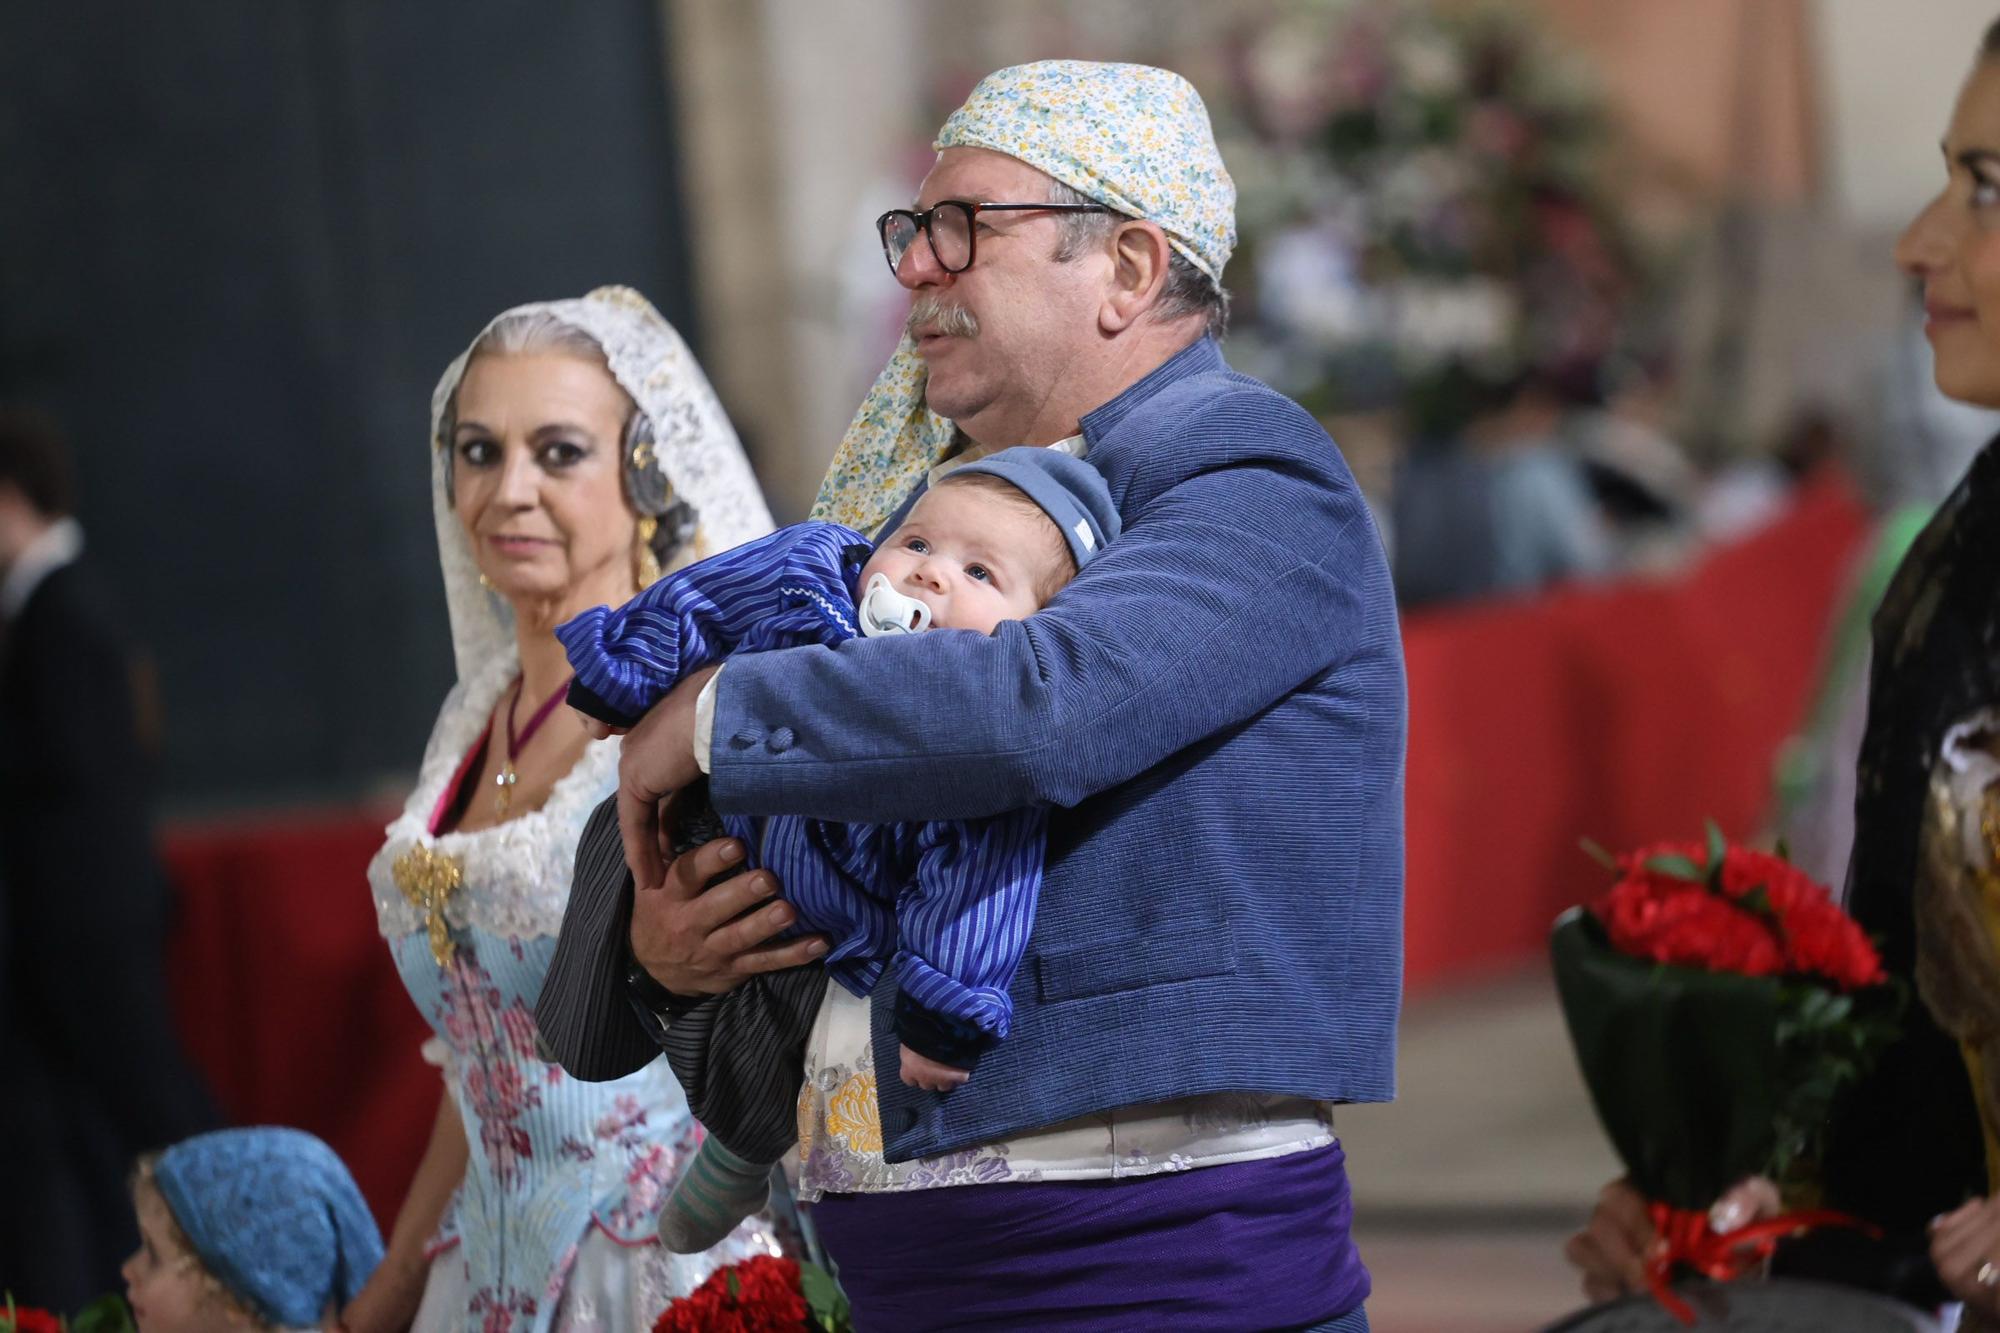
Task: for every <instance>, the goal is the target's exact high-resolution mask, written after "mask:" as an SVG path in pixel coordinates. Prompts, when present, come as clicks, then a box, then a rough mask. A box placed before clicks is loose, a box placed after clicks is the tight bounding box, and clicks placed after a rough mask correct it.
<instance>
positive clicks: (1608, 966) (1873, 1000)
mask: <svg viewBox="0 0 2000 1333" xmlns="http://www.w3.org/2000/svg"><path fill="white" fill-rule="evenodd" d="M1585 846H1586V849H1587V850H1589V851H1591V853H1592V854H1593V855H1594V856H1597V857H1598V859H1599V860H1601V861H1602V862H1603V863H1604V864H1605V866H1606V867H1607V868H1608V869H1609V870H1610V871H1611V872H1612V873H1613V875H1614V876H1615V877H1616V878H1615V880H1614V882H1613V883H1612V886H1611V889H1610V891H1609V892H1608V893H1606V894H1605V895H1604V897H1603V898H1602V899H1600V900H1599V901H1598V902H1596V903H1594V904H1592V905H1591V906H1589V907H1588V908H1575V909H1572V910H1571V911H1569V912H1567V913H1565V914H1564V915H1563V916H1562V917H1561V918H1560V919H1559V920H1558V921H1557V922H1556V928H1555V934H1554V937H1553V939H1552V941H1551V947H1552V952H1553V955H1554V962H1555V974H1556V988H1557V991H1558V993H1559V994H1560V996H1561V1000H1562V1006H1563V1017H1564V1018H1565V1020H1566V1021H1567V1023H1568V1026H1569V1033H1570V1040H1571V1042H1572V1043H1573V1044H1574V1045H1575V1047H1576V1055H1577V1061H1578V1063H1579V1064H1580V1065H1581V1066H1582V1068H1583V1076H1584V1082H1585V1083H1586V1084H1587V1085H1588V1086H1589V1088H1590V1096H1591V1101H1592V1102H1593V1103H1594V1104H1595V1106H1596V1108H1597V1114H1598V1118H1599V1119H1600V1120H1602V1121H1603V1123H1604V1128H1605V1132H1606V1133H1607V1134H1608V1135H1609V1136H1610V1139H1611V1142H1612V1145H1613V1146H1614V1147H1615V1148H1616V1149H1617V1150H1618V1155H1619V1156H1620V1158H1622V1159H1623V1160H1624V1163H1625V1167H1626V1170H1627V1171H1628V1172H1629V1173H1630V1176H1631V1180H1632V1184H1633V1185H1634V1187H1636V1188H1637V1189H1638V1190H1639V1191H1640V1192H1641V1193H1642V1194H1644V1195H1645V1196H1646V1198H1647V1199H1648V1200H1649V1201H1650V1203H1651V1205H1652V1210H1653V1219H1654V1222H1655V1224H1656V1225H1657V1226H1658V1227H1659V1230H1660V1234H1661V1236H1662V1237H1663V1238H1664V1239H1665V1240H1666V1242H1667V1244H1666V1245H1665V1246H1664V1247H1662V1251H1661V1253H1660V1254H1659V1255H1658V1256H1657V1257H1656V1258H1655V1260H1654V1262H1653V1265H1652V1277H1653V1290H1654V1294H1655V1295H1656V1296H1658V1297H1659V1298H1660V1301H1661V1303H1662V1304H1664V1305H1666V1306H1667V1307H1668V1308H1669V1309H1670V1310H1673V1311H1674V1312H1675V1313H1676V1314H1677V1315H1680V1316H1681V1317H1682V1319H1683V1321H1684V1322H1692V1318H1693V1314H1692V1311H1691V1310H1689V1309H1688V1308H1687V1306H1686V1305H1685V1304H1684V1303H1683V1302H1681V1301H1680V1300H1679V1298H1678V1297H1676V1296H1674V1295H1673V1293H1672V1292H1671V1291H1670V1290H1669V1288H1668V1283H1669V1282H1670V1280H1671V1279H1672V1278H1673V1277H1674V1276H1676V1275H1677V1274H1678V1273H1679V1272H1681V1271H1683V1270H1691V1271H1693V1272H1695V1273H1698V1274H1701V1275H1703V1276H1706V1277H1713V1278H1731V1277H1737V1276H1740V1275H1741V1274H1742V1273H1743V1272H1745V1271H1747V1270H1748V1269H1749V1268H1750V1267H1752V1266H1754V1265H1755V1264H1757V1263H1760V1262H1761V1261H1762V1260H1763V1258H1765V1257H1767V1256H1768V1255H1769V1254H1770V1252H1771V1250H1772V1249H1773V1248H1775V1246H1776V1245H1777V1242H1778V1240H1779V1239H1780V1238H1781V1237H1783V1236H1786V1235H1790V1234H1794V1233H1796V1232H1798V1231H1801V1230H1804V1229H1806V1228H1808V1227H1812V1226H1822V1225H1829V1224H1842V1225H1853V1223H1852V1221H1851V1219H1848V1218H1844V1217H1840V1216H1838V1215H1835V1214H1831V1213H1826V1212H1823V1211H1797V1212H1792V1213H1788V1214H1786V1215H1784V1216H1783V1217H1780V1218H1775V1219H1772V1220H1771V1221H1769V1222H1765V1223H1759V1224H1756V1225H1755V1226H1753V1227H1750V1228H1745V1229H1743V1230H1740V1231H1735V1232H1731V1233H1729V1234H1728V1235H1727V1236H1716V1235H1714V1234H1713V1233H1712V1232H1711V1231H1710V1230H1709V1227H1708V1214H1707V1209H1708V1207H1709V1205H1710V1204H1712V1203H1713V1202H1714V1201H1715V1200H1716V1198H1717V1197H1719V1196H1720V1195H1721V1194H1722V1193H1723V1192H1724V1191H1725V1190H1727V1189H1728V1188H1729V1187H1730V1186H1732V1185H1734V1184H1735V1183H1736V1182H1738V1181H1740V1180H1742V1179H1743V1178H1745V1177H1746V1176H1753V1175H1762V1176H1768V1177H1769V1178H1771V1179H1772V1180H1774V1181H1776V1182H1778V1184H1779V1187H1780V1189H1781V1190H1782V1191H1784V1193H1785V1194H1786V1196H1787V1200H1788V1202H1792V1203H1797V1202H1800V1201H1802V1199H1803V1198H1806V1197H1809V1195H1810V1193H1811V1185H1810V1182H1811V1178H1812V1168H1813V1164H1814V1161H1815V1159H1816V1157H1817V1154H1818V1151H1819V1149H1820V1148H1821V1146H1822V1145H1821V1143H1820V1134H1821V1130H1822V1127H1823V1126H1824V1125H1825V1124H1826V1121H1827V1117H1828V1115H1829V1114H1830V1113H1831V1111H1832V1108H1833V1103H1834V1100H1835V1098H1836V1097H1837V1096H1838V1095H1839V1094H1840V1092H1841V1090H1842V1089H1843V1088H1845V1087H1847V1086H1848V1085H1849V1084H1850V1083H1852V1082H1853V1081H1854V1080H1856V1079H1858V1078H1860V1077H1861V1076H1862V1075H1863V1074H1864V1073H1866V1072H1867V1071H1868V1070H1869V1069H1870V1068H1871V1067H1872V1066H1873V1064H1874V1062H1875V1060H1876V1059H1877V1058H1879V1055H1880V1053H1881V1051H1882V1050H1883V1049H1884V1048H1885V1047H1886V1046H1887V1045H1888V1044H1889V1043H1890V1042H1891V1041H1893V1040H1894V1038H1895V1036H1896V1032H1897V1027H1898V1018H1899V1015H1900V1013H1901V1007H1902V1002H1903V990H1902V987H1901V986H1900V985H1898V984H1897V983H1894V982H1892V981H1891V980H1890V978H1888V976H1887V975H1886V974H1885V973H1884V972H1883V969H1882V960H1881V957H1880V955H1879V954H1878V953H1877V952H1876V950H1875V946H1874V945H1873V944H1872V943H1871V942H1870V941H1869V939H1868V937H1867V935H1866V934H1865V933H1863V931H1862V930H1861V928H1860V927H1859V926H1858V925H1856V924H1855V922H1854V920H1853V918H1851V917H1849V916H1848V915H1847V913H1846V912H1844V911H1842V910H1841V908H1840V907H1839V905H1838V904H1836V903H1835V902H1834V901H1833V899H1832V897H1831V896H1830V895H1829V894H1828V893H1827V891H1826V889H1825V888H1824V887H1823V886H1821V885H1819V884H1817V883H1814V882H1813V881H1812V880H1811V879H1810V878H1808V877H1807V876H1806V875H1804V874H1803V873H1801V872H1800V871H1799V870H1798V869H1797V868H1796V867H1795V866H1793V865H1792V864H1791V863H1790V862H1789V861H1787V860H1786V859H1785V857H1784V855H1783V854H1782V851H1781V852H1780V853H1779V854H1777V855H1772V854H1770V853H1767V852H1760V851H1754V850H1751V849H1750V848H1747V847H1735V846H1730V845H1729V844H1728V843H1726V842H1725V841H1724V839H1723V837H1722V834H1721V832H1720V831H1719V830H1718V829H1717V828H1716V827H1715V826H1714V825H1713V824H1710V825H1709V827H1708V839H1707V843H1706V845H1696V844H1662V845H1659V846H1655V847H1648V848H1645V849H1642V850H1640V851H1636V852H1632V853H1629V854H1628V855H1625V856H1620V857H1612V856H1610V855H1608V854H1606V853H1604V852H1603V851H1602V850H1601V849H1598V848H1596V847H1594V846H1592V845H1591V844H1588V843H1586V844H1585Z"/></svg>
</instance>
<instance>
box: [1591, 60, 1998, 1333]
mask: <svg viewBox="0 0 2000 1333" xmlns="http://www.w3.org/2000/svg"><path fill="white" fill-rule="evenodd" d="M1944 153H1945V165H1946V168H1947V171H1948V179H1947V181H1946V184H1945V187H1944V189H1943V190H1942V191H1941V192H1940V193H1939V195H1938V196H1937V198H1936V199H1934V200H1933V201H1932V202H1931V203H1930V204H1929V205H1928V206H1927V207H1926V208H1925V209H1924V211H1923V212H1922V213H1920V214H1919V215H1918V216H1917V218H1916V219H1915V220H1914V221H1913V222H1912V223H1911V224H1910V226H1909V229H1908V230H1907V231H1905V232H1904V234H1903V237H1902V239H1901V240H1900V241H1899V242H1898V244H1897V247H1896V260H1897V263H1898V265H1899V266H1900V267H1902V268H1903V270H1904V271H1905V272H1907V273H1909V274H1910V275H1911V276H1913V277H1915V278H1918V279H1920V280H1921V281H1922V282H1923V285H1924V304H1925V312H1926V314H1927V316H1928V322H1927V323H1926V325H1925V332H1926V334H1927V335H1928V337H1929V339H1930V342H1931V346H1932V349H1933V352H1934V354H1935V369H1936V375H1937V382H1938V387H1939V388H1940V389H1942V390H1943V391H1944V392H1945V393H1946V394H1948V395H1949V396H1951V397H1953V398H1956V399H1959V400H1960V401H1963V402H1969V403H1974V404H1978V405H1981V406H1988V407H1995V406H2000V22H1996V23H1995V24H1994V25H1993V27H1992V28H1990V29H1989V30H1988V31H1987V33H1986V36H1985V39H1984V41H1983V42H1982V43H1981V46H1980V51H1979V57H1978V60H1977V61H1976V63H1975V64H1974V67H1973V70H1972V73H1971V75H1970V76H1969V77H1968V78H1967V80H1966V83H1965V86H1964V89H1963V90H1962V91H1961V93H1960V94H1959V99H1958V103H1957V106H1956V107H1955V109H1954V110H1953V113H1952V119H1951V124H1950V127H1949V129H1948V130H1947V133H1946V136H1945V141H1944ZM1873 641H1874V660H1873V664H1872V667H1871V676H1870V682H1869V701H1868V730H1867V734H1866V738H1865V740H1864V741H1863V743H1862V749H1861V761H1860V772H1859V782H1858V788H1857V790H1858V795H1857V797H1856V804H1855V814H1856V819H1855V845H1854V854H1853V859H1852V861H1851V863H1850V865H1849V869H1848V880H1847V905H1848V907H1849V910H1851V911H1852V912H1853V914H1854V915H1855V917H1856V918H1857V919H1858V920H1859V921H1860V922H1861V924H1862V926H1863V927H1864V928H1866V929H1867V930H1868V931H1869V932H1870V933H1871V934H1873V935H1875V936H1876V937H1878V938H1879V939H1880V941H1881V943H1882V952H1883V960H1884V962H1885V963H1886V965H1887V966H1888V967H1889V969H1890V970H1891V971H1892V972H1893V973H1895V974H1896V975H1898V976H1900V977H1903V978H1905V979H1907V980H1909V981H1911V982H1913V983H1914V985H1915V989H1916V992H1917V994H1918V996H1920V997H1921V1003H1914V1004H1912V1005H1911V1006H1910V1009H1909V1012H1908V1014H1907V1016H1906V1019H1905V1024H1904V1026H1905V1034H1904V1036H1903V1037H1902V1039H1901V1040H1900V1041H1899V1042H1898V1043H1897V1045H1896V1046H1895V1047H1894V1048H1893V1049H1892V1050H1891V1051H1890V1052H1889V1053H1888V1054H1887V1056H1886V1057H1885V1059H1884V1060H1883V1061H1882V1063H1881V1065H1880V1067H1879V1068H1878V1069H1877V1070H1876V1071H1875V1072H1874V1074H1872V1075H1871V1076H1870V1077H1869V1078H1868V1079H1867V1080H1865V1081H1864V1082H1863V1083H1861V1084H1859V1085H1857V1086H1856V1088H1855V1089H1854V1090H1853V1091H1852V1092H1851V1094H1850V1095H1849V1096H1848V1097H1846V1098H1845V1099H1844V1100H1843V1102H1842V1103H1841V1105H1840V1106H1839V1108H1838V1109H1837V1113H1836V1118H1835V1120H1834V1122H1833V1123H1832V1124H1831V1125H1830V1126H1829V1127H1828V1128H1829V1134H1828V1149H1827V1155H1826V1159H1825V1163H1824V1174H1823V1177H1822V1180H1823V1185H1824V1189H1825V1202H1826V1203H1827V1204H1828V1205H1829V1206H1832V1207H1834V1208H1838V1209H1841V1210H1844V1211H1846V1212H1849V1213H1852V1214H1854V1215H1856V1216H1859V1217H1862V1218H1865V1219H1867V1220H1868V1221H1870V1222H1872V1223H1874V1224H1875V1225H1876V1226H1877V1227H1879V1228H1880V1230H1881V1233H1882V1235H1881V1238H1880V1239H1879V1240H1869V1239H1864V1238H1862V1237H1860V1236H1859V1235H1858V1234H1857V1233H1838V1232H1821V1233H1816V1234H1815V1235H1813V1236H1810V1237H1807V1238H1805V1239H1803V1240H1801V1241H1797V1242H1794V1243H1793V1244H1792V1245H1791V1246H1790V1247H1789V1248H1787V1249H1786V1250H1783V1251H1781V1252H1780V1255H1779V1259H1778V1264H1777V1267H1778V1268H1779V1269H1781V1270H1783V1271H1788V1272H1792V1273H1798V1274H1807V1275H1812V1276H1818V1277H1824V1278H1828V1279H1831V1280H1836V1281H1843V1282H1848V1283H1851V1284H1857V1285H1864V1286H1868V1287H1872V1288H1875V1289H1877V1290H1882V1291H1888V1292H1893V1293H1895V1294H1897V1295H1900V1296H1902V1297H1904V1298H1905V1299H1908V1300H1911V1301H1913V1302H1915V1303H1917V1304H1923V1305H1931V1304H1937V1303H1939V1302H1941V1301H1944V1300H1948V1299H1958V1300H1962V1301H1964V1302H1965V1321H1964V1323H1962V1324H1961V1328H1966V1329H1974V1328H2000V1136H1996V1134H1995V1126H1996V1125H2000V441H1996V442H1995V443H1993V444H1989V445H1988V446H1987V447H1986V448H1985V450H1984V451H1982V452H1981V453H1980V455H1979V456H1978V458H1977V459H1976V460H1975V461H1974V462H1973V465H1972V468H1971V470H1970V471H1969V472H1968V473H1967V475H1966V477H1965V479H1964V480H1963V481H1962V482H1961V483H1960V484H1959V486H1958V488H1957V489H1956V490H1955V491H1954V492H1953V493H1952V494H1951V496H1950V498H1949V499H1947V500H1946V501H1945V503H1944V505H1943V507H1942V508H1941V509H1940V510H1939V511H1938V513H1937V515H1936V517H1935V518H1933V519H1932V520H1931V522H1930V524H1929V526H1928V527H1926V528H1925V530H1924V532H1923V534H1922V535H1921V536H1920V537H1919V538H1918V539H1917V541H1916V544H1915V545H1914V546H1913V547H1912V549H1911V551H1910V553H1909V555H1908V556H1907V557H1906V558H1905V560H1904V561H1903V564H1902V566H1901V567H1900V568H1899V569H1898V571H1897V573H1896V576H1895V578H1894V579H1893V580H1892V581H1891V583H1890V586H1889V590H1888V592H1887V594H1886V596H1885V597H1884V599H1883V603H1882V606H1881V608H1880V609H1879V610H1878V611H1877V613H1876V616H1875V620H1874V635H1873ZM1775 1204H1776V1192H1775V1190H1773V1189H1772V1188H1771V1187H1770V1186H1769V1184H1768V1182H1761V1181H1756V1182H1746V1184H1745V1185H1743V1186H1740V1187H1738V1188H1737V1189H1736V1190H1733V1191H1731V1192H1730V1194H1729V1195H1727V1196H1725V1197H1724V1199H1723V1200H1721V1201H1720V1202H1719V1203H1718V1204H1717V1207H1716V1210H1715V1213H1716V1216H1715V1223H1716V1225H1717V1227H1718V1229H1725V1230H1726V1229H1731V1228H1733V1226H1736V1225H1741V1224H1742V1223H1743V1222H1746V1221H1748V1220H1750V1218H1751V1217H1752V1216H1753V1215H1755V1213H1756V1212H1758V1211H1761V1210H1767V1209H1769V1208H1772V1207H1775ZM1652 1243H1653V1233H1652V1227H1651V1223H1650V1222H1649V1220H1648V1219H1647V1216H1646V1210H1645V1205H1644V1202H1643V1201H1642V1200H1641V1199H1640V1198H1639V1196H1638V1194H1637V1193H1636V1192H1635V1191H1633V1190H1632V1188H1631V1187H1630V1186H1629V1185H1627V1184H1625V1183H1624V1182H1623V1181H1618V1182H1614V1183H1613V1184H1611V1185H1609V1186H1607V1187H1606V1188H1605V1190H1604V1193H1603V1194H1602V1196H1601V1197H1600V1199H1599V1202H1598V1206H1597V1209H1596V1212H1595V1213H1594V1214H1593V1215H1592V1217H1591V1220H1590V1223H1589V1225H1588V1226H1587V1227H1586V1228H1585V1229H1584V1230H1583V1231H1581V1232H1579V1233H1578V1234H1577V1235H1576V1236H1575V1237H1573V1238H1572V1239H1571V1240H1570V1243H1569V1247H1568V1253H1569V1257H1570V1260H1571V1262H1572V1263H1574V1264H1575V1265H1576V1266H1577V1267H1578V1268H1579V1269H1581V1270H1582V1272H1583V1275H1584V1291H1585V1294H1586V1295H1588V1296H1590V1297H1591V1298H1593V1299H1608V1298H1610V1297H1613V1296H1616V1295H1619V1294H1622V1293H1624V1292H1628V1291H1637V1290H1641V1289H1643V1287H1644V1276H1643V1271H1642V1269H1643V1258H1644V1255H1645V1253H1646V1251H1647V1249H1648V1247H1649V1246H1650V1245H1651V1244H1652Z"/></svg>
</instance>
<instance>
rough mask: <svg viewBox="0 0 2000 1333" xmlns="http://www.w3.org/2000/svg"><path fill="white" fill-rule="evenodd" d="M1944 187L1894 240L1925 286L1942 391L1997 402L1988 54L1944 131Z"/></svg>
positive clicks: (1994, 138) (1996, 202)
mask: <svg viewBox="0 0 2000 1333" xmlns="http://www.w3.org/2000/svg"><path fill="white" fill-rule="evenodd" d="M1944 159H1945V169H1946V172H1947V173H1948V174H1947V176H1946V180H1945V185H1944V189H1943V190H1942V191H1940V192H1939V194H1938V196H1937V198H1935V199H1933V200H1932V201H1931V202H1930V204H1929V206H1928V207H1926V208H1925V209H1924V211H1923V212H1921V213H1919V214H1917V216H1916V219H1915V220H1914V221H1912V222H1911V223H1910V225H1909V227H1908V229H1906V230H1905V231H1904V232H1903V236H1902V239H1901V240H1899V241H1898V242H1897V243H1896V263H1897V265H1898V266H1899V267H1900V268H1901V269H1902V270H1903V271H1904V272H1905V273H1908V274H1910V275H1912V276H1913V277H1916V278H1920V279H1922V281H1923V284H1924V314H1925V316H1926V318H1925V322H1924V333H1925V335H1926V336H1928V337H1929V338H1930V342H1931V351H1932V353H1933V357H1934V361H1935V373H1936V375H1937V385H1938V388H1939V389H1941V390H1943V391H1944V392H1945V393H1946V394H1947V395H1949V396H1950V397H1953V398H1956V399H1958V400H1959V401H1961V402H1966V403H1976V404H1978V405H1980V406H1982V407H2000V60H1996V59H1993V58H1991V57H1988V58H1986V59H1982V60H1981V61H1980V62H1979V64H1978V66H1977V67H1975V68H1974V69H1973V71H1972V77H1971V78H1969V79H1967V80H1966V82H1965V87H1964V89H1963V90H1961V91H1960V93H1959V95H1958V105H1957V106H1956V107H1955V108H1954V109H1953V110H1952V115H1951V125H1950V127H1949V128H1948V129H1947V130H1946V131H1945V137H1944Z"/></svg>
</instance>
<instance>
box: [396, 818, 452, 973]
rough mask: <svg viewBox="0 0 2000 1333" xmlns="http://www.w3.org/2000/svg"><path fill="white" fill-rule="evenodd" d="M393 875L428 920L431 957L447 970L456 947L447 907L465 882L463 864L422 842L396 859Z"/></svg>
mask: <svg viewBox="0 0 2000 1333" xmlns="http://www.w3.org/2000/svg"><path fill="white" fill-rule="evenodd" d="M391 873H392V874H393V875H394V876H395V880H396V887H397V888H399V889H401V890H402V891H403V897H405V898H407V899H408V900H409V903H410V906H412V907H414V908H416V909H417V910H418V911H419V912H422V913H423V914H424V915H425V917H426V918H427V920H428V924H429V926H430V936H431V957H432V958H435V959H436V960H437V965H438V966H439V967H444V966H445V965H447V964H448V963H450V962H451V958H452V954H453V953H454V952H455V951H456V947H457V946H455V945H454V944H453V943H452V942H451V928H450V927H449V926H447V925H446V924H445V920H444V905H445V901H446V900H447V899H448V898H450V897H451V895H452V893H453V892H454V891H456V890H457V888H458V886H459V885H460V884H462V883H464V881H465V866H464V864H463V863H462V862H460V861H459V859H458V858H457V857H455V856H445V855H443V854H442V853H440V852H438V851H436V850H435V849H433V848H431V847H427V846H424V845H423V844H422V843H419V844H418V845H417V846H415V847H412V848H410V850H409V851H407V852H404V853H403V854H402V855H401V856H399V857H397V858H396V862H395V865H394V866H393V867H392V868H391Z"/></svg>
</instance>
